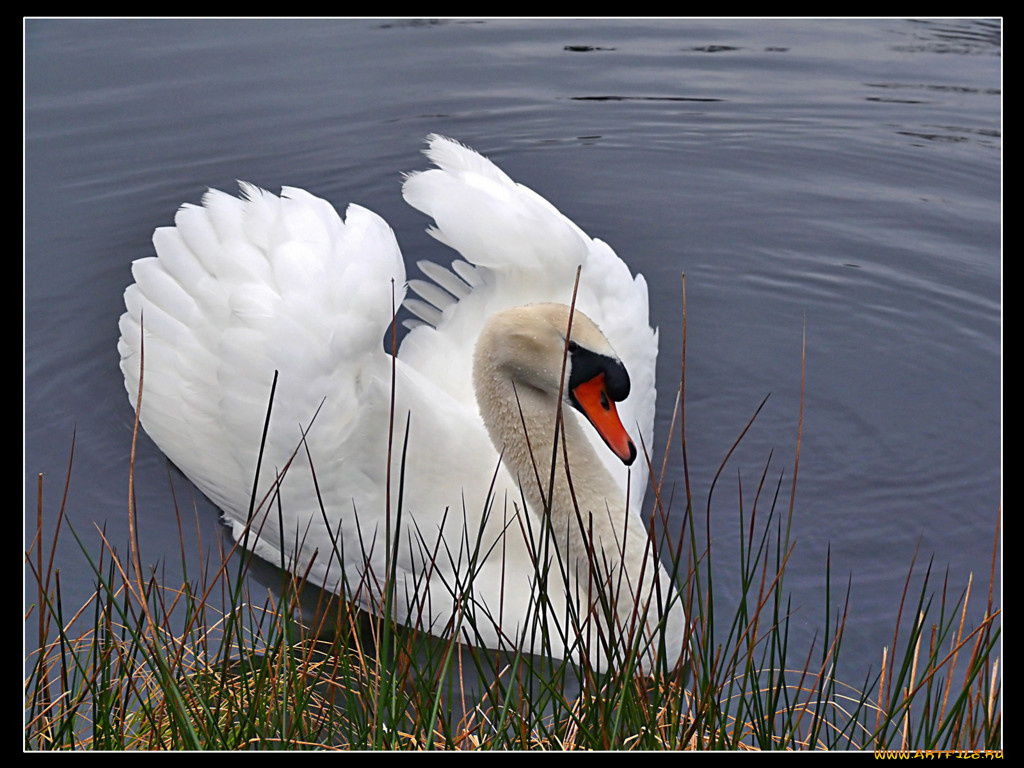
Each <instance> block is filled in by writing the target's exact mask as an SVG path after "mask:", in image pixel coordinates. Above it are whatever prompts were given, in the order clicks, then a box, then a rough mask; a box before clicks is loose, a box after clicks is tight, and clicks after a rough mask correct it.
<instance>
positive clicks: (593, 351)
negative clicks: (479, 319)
mask: <svg viewBox="0 0 1024 768" xmlns="http://www.w3.org/2000/svg"><path fill="white" fill-rule="evenodd" d="M569 331H570V326H569V307H567V306H565V305H564V304H529V305H526V306H522V307H515V308H513V309H507V310H505V311H503V312H499V313H497V314H495V315H492V316H491V317H490V318H489V319H488V321H487V323H486V324H485V325H484V327H483V330H482V331H481V332H480V338H479V339H478V341H477V346H476V355H475V360H474V378H475V383H476V390H477V400H478V402H479V404H480V409H481V413H482V415H483V417H484V421H485V422H486V423H487V425H488V429H489V430H490V431H491V433H492V437H496V435H495V431H496V429H497V431H500V428H496V425H495V424H494V423H493V419H491V418H489V415H491V413H493V412H496V411H499V410H502V409H501V405H502V404H500V403H497V402H495V400H496V398H501V399H506V398H507V394H504V393H503V390H506V389H507V384H508V382H511V383H512V384H513V385H514V386H515V392H516V395H517V396H518V398H519V403H518V404H517V403H516V401H515V400H513V401H512V408H513V409H516V411H517V412H518V407H525V406H523V400H524V396H527V397H528V396H529V395H530V394H537V395H541V396H544V397H546V398H547V399H549V400H551V401H554V399H555V398H557V397H558V391H559V384H560V382H561V381H562V362H563V359H564V360H565V383H564V387H563V390H562V391H563V399H564V402H565V403H567V404H568V405H571V406H572V407H573V408H575V409H576V410H577V411H579V412H580V413H581V414H583V416H584V417H585V418H586V419H587V421H589V422H590V423H591V424H592V425H593V426H594V428H595V429H596V430H597V432H598V434H600V435H601V437H602V438H603V439H604V442H605V443H606V444H607V446H608V447H609V448H610V449H611V450H612V452H614V453H615V455H616V456H618V457H619V458H620V459H622V461H623V462H624V463H625V464H632V463H633V461H634V460H635V459H636V454H637V451H636V446H635V445H634V444H633V441H632V440H631V439H630V437H629V434H628V433H627V432H626V430H625V428H624V427H623V426H622V421H621V420H620V419H619V416H618V412H617V411H616V408H615V403H616V402H619V401H621V400H625V399H626V397H627V396H628V395H629V374H628V373H627V372H626V367H625V366H624V365H623V364H622V361H621V360H619V358H618V356H617V355H616V354H615V351H614V350H613V349H612V346H611V344H609V343H608V339H606V338H605V336H604V334H603V333H601V331H600V329H599V328H598V327H597V325H596V324H595V323H594V321H593V320H591V319H590V318H589V317H587V316H586V315H584V314H583V313H582V312H580V311H579V310H576V311H575V312H574V313H573V317H572V328H571V333H569V337H568V343H566V333H567V332H569ZM566 355H567V357H566ZM531 400H532V398H531Z"/></svg>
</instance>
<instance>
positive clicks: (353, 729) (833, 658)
mask: <svg viewBox="0 0 1024 768" xmlns="http://www.w3.org/2000/svg"><path fill="white" fill-rule="evenodd" d="M684 317H685V313H684ZM683 359H684V360H685V319H684V357H683ZM683 380H684V381H685V377H684V379H683ZM683 395H684V393H683V387H682V386H680V389H679V396H678V398H677V405H676V411H675V414H674V421H673V425H674V426H673V430H675V428H676V427H678V429H679V434H680V437H679V441H680V445H681V447H682V462H683V470H684V478H685V480H684V483H685V486H686V487H685V488H684V490H685V498H686V507H685V510H683V511H682V512H680V511H677V510H673V511H672V514H673V515H676V514H683V515H684V516H685V523H684V526H683V531H682V535H681V536H680V537H679V538H678V539H677V540H675V541H667V540H666V537H665V535H664V534H663V533H662V534H661V535H660V536H653V537H652V542H653V545H655V546H657V547H658V549H659V554H660V556H661V558H662V560H663V562H666V563H668V564H670V570H671V571H672V572H673V573H674V576H675V578H676V581H677V583H678V584H680V585H681V599H682V600H683V601H684V603H685V608H686V612H687V614H686V615H687V616H688V617H689V619H690V636H689V637H688V638H687V648H688V649H689V652H688V653H687V654H685V655H683V656H682V657H680V658H679V659H678V661H675V663H669V662H668V661H666V660H665V659H664V658H662V659H660V663H659V664H658V665H657V667H656V668H655V669H654V670H653V671H652V673H651V674H642V673H641V672H639V671H638V666H637V659H638V658H639V657H640V656H641V654H642V651H643V647H642V642H643V640H642V638H639V637H632V636H628V633H627V639H626V640H624V641H621V642H618V643H617V642H614V641H612V642H609V643H608V644H607V646H606V647H605V648H604V652H606V653H607V654H608V657H609V659H610V660H611V663H609V664H608V670H607V671H599V670H598V669H596V668H594V667H592V666H591V665H590V664H589V663H588V662H587V661H586V660H584V661H583V662H582V663H581V664H579V665H574V664H570V663H568V662H565V661H556V660H552V659H550V658H541V657H532V656H527V655H523V654H521V653H517V652H516V651H515V650H514V649H509V650H508V651H505V652H497V651H489V650H480V649H476V648H473V647H470V646H464V645H460V644H458V643H456V642H454V641H452V640H450V639H449V640H443V639H438V638H432V637H430V636H427V635H425V634H424V633H422V632H418V631H416V630H415V629H411V628H408V627H405V626H402V625H399V624H396V623H395V622H394V621H393V620H391V619H390V618H389V616H390V613H389V610H388V608H389V606H388V604H387V600H392V599H394V595H393V589H392V588H385V590H384V594H385V604H384V605H383V606H381V609H380V610H379V611H376V612H371V613H366V612H363V611H361V610H360V609H358V608H356V607H354V606H353V605H351V604H348V603H346V602H345V601H344V600H339V599H338V598H336V597H335V596H332V595H326V594H324V593H322V592H312V594H313V595H315V597H316V600H317V605H316V606H315V609H314V610H312V611H310V610H309V608H308V600H307V606H306V607H305V608H304V607H303V604H302V603H301V602H300V593H301V591H302V590H306V591H307V593H308V592H309V587H307V586H306V585H304V583H303V580H302V578H301V575H299V576H297V577H296V576H290V575H287V574H284V572H283V571H282V575H281V583H280V586H279V588H277V589H274V590H265V591H264V590H263V589H262V588H260V587H257V586H255V584H254V582H253V581H251V580H250V579H248V578H247V572H248V569H249V567H250V565H251V563H252V560H251V556H250V555H249V554H247V553H246V552H245V551H244V550H242V549H241V548H239V547H237V546H236V547H235V548H232V549H229V550H225V549H223V548H222V546H217V547H215V548H211V547H209V545H207V544H205V543H204V542H203V541H201V540H196V541H195V542H187V539H188V538H189V537H188V536H187V535H186V534H185V529H186V525H185V523H184V521H183V515H182V514H181V511H180V509H179V508H178V507H177V504H176V503H175V510H176V513H177V514H178V519H179V532H180V539H181V560H182V567H183V569H184V573H185V574H186V577H185V578H184V579H183V580H182V583H181V584H165V583H162V581H161V579H160V578H159V577H158V575H157V573H156V572H155V571H154V570H153V569H146V568H144V567H143V566H142V564H141V562H140V558H139V556H138V548H137V547H136V546H135V536H136V531H137V523H138V521H137V511H136V509H135V508H134V500H132V501H131V502H130V503H129V510H128V515H129V520H130V531H131V537H130V539H131V540H130V541H129V542H128V545H127V547H126V551H125V553H123V554H122V553H119V551H118V548H117V547H116V546H115V545H114V544H113V543H112V542H109V541H107V540H106V538H104V539H103V543H102V546H101V547H100V548H99V551H98V552H93V553H90V552H88V551H86V549H85V548H84V547H83V552H85V554H86V556H87V557H88V558H89V562H90V564H91V567H92V573H93V577H94V579H95V593H94V595H93V596H92V599H91V600H90V601H89V602H88V603H87V604H86V605H84V606H80V607H77V608H76V609H75V610H74V611H73V612H72V613H70V614H69V612H68V610H67V608H66V607H65V606H64V605H63V601H62V599H61V585H60V570H59V568H58V567H57V565H56V563H55V562H54V552H55V551H56V540H57V537H59V536H62V535H69V533H68V532H67V531H65V530H64V529H68V525H67V523H66V520H65V517H64V508H65V503H66V500H67V497H68V494H69V493H70V489H69V488H67V487H65V493H64V497H63V498H62V500H61V503H60V509H59V515H58V523H57V526H56V530H55V532H54V534H53V535H52V537H51V539H50V540H49V541H46V540H45V537H44V531H43V525H42V519H43V508H44V507H43V504H44V502H43V499H42V478H41V477H40V485H39V501H38V515H37V532H36V536H35V537H34V539H33V540H32V542H31V544H30V546H29V548H28V550H27V551H26V553H25V563H26V566H27V567H28V569H29V571H30V573H31V577H32V579H33V580H34V582H35V583H34V588H32V589H30V590H27V594H32V593H34V596H35V600H34V602H33V603H32V604H31V605H29V606H28V607H27V609H26V614H25V621H26V631H27V632H28V633H29V634H32V633H33V632H34V634H35V636H36V637H35V640H34V642H32V641H29V642H27V645H28V646H29V647H30V648H35V649H36V650H34V651H33V652H31V653H30V654H29V656H28V658H27V660H26V680H25V698H24V705H25V709H24V726H25V741H24V748H25V749H26V750H83V749H102V750H128V749H164V750H184V749H190V750H199V749H204V750H205V749H217V750H236V749H316V750H321V749H407V750H417V751H418V750H434V749H445V750H450V749H501V750H513V749H545V750H556V749H557V750H570V749H603V750H610V749H692V750H712V749H716V750H718V749H732V750H738V749H743V750H764V749H793V750H809V749H815V750H835V749H868V750H897V749H899V750H925V749H927V750H953V749H956V750H1000V749H1001V748H1002V709H1001V700H1002V695H1001V694H1002V691H1001V671H1000V669H999V655H998V654H999V652H1000V634H1001V626H1000V611H999V609H998V607H997V606H995V605H993V586H994V584H995V580H996V559H997V552H998V536H999V532H998V527H997V530H996V536H995V539H996V547H995V549H994V551H993V563H992V570H991V572H990V574H989V589H988V596H987V602H986V603H985V604H984V605H985V610H984V615H983V617H982V619H981V620H980V621H978V622H976V623H974V624H971V623H970V622H969V620H968V616H969V611H968V605H969V603H970V604H971V605H974V604H975V603H976V602H977V601H978V600H979V598H978V597H976V596H973V597H972V584H971V583H968V584H967V585H965V586H964V587H963V589H962V590H960V591H958V590H956V589H955V588H954V587H953V586H952V585H950V584H948V579H943V580H942V581H941V584H938V585H936V584H935V583H934V582H935V577H934V575H933V573H932V567H931V564H930V563H929V564H928V565H927V566H925V567H924V568H923V573H921V572H920V571H921V570H922V569H921V567H920V566H918V565H917V563H916V562H914V563H911V564H909V565H908V567H907V579H906V583H905V588H904V591H903V593H902V595H901V596H900V601H899V617H898V620H897V623H896V626H895V627H894V628H893V638H892V643H891V645H890V646H888V647H887V648H885V649H880V650H879V652H880V655H881V659H880V668H879V671H877V672H876V673H873V674H872V673H868V676H866V677H865V678H864V679H863V680H856V681H851V684H847V683H845V682H843V681H841V680H839V679H837V677H836V676H835V670H836V669H837V667H838V659H839V656H840V651H841V649H842V645H843V635H844V629H845V627H846V622H847V621H848V620H849V621H856V620H857V619H856V617H850V616H848V613H847V605H848V595H849V585H848V584H847V585H845V586H844V585H834V584H833V583H832V580H831V572H830V568H829V567H828V566H827V565H826V569H825V583H826V587H825V594H826V606H825V612H824V615H823V616H822V617H821V622H820V629H819V630H818V633H817V636H816V642H815V644H814V647H813V649H812V651H811V652H810V653H809V654H808V655H806V656H805V657H804V658H797V659H793V658H791V657H792V655H793V654H792V653H791V651H790V648H789V628H790V625H789V621H790V606H789V602H788V599H787V596H786V592H785V590H784V576H785V570H786V564H787V563H788V562H789V561H790V559H791V558H792V557H794V556H795V554H794V553H795V540H794V537H793V536H792V530H791V519H792V512H793V499H794V495H795V488H796V476H797V468H798V464H799V438H798V445H797V459H796V463H795V465H794V467H793V471H792V477H791V479H790V484H789V489H790V490H789V493H788V498H787V493H786V482H785V479H784V476H782V475H780V476H779V477H777V478H775V477H772V476H770V475H769V468H768V466H766V467H765V469H764V470H763V472H762V473H761V474H760V476H759V478H758V481H757V483H756V486H755V488H754V490H753V492H752V493H751V492H749V491H746V492H745V490H744V488H743V483H742V479H741V480H739V481H738V482H739V485H740V489H739V490H740V499H741V502H740V507H739V509H738V518H739V524H740V526H741V530H742V532H743V535H742V536H741V547H740V551H739V552H738V554H726V555H723V554H722V553H720V552H717V551H714V549H713V547H712V545H711V542H710V539H708V538H705V539H703V540H701V539H700V537H699V535H698V533H697V532H696V528H695V526H694V525H693V515H694V514H695V510H694V509H693V507H692V505H691V499H692V496H691V494H690V489H689V473H688V470H687V459H686V441H685V419H684V408H683V402H684V400H685V398H684V397H683ZM762 406H763V403H762ZM758 411H760V407H759V408H758ZM756 416H757V413H755V414H754V417H753V418H751V420H750V422H751V423H753V421H754V419H755V418H756ZM801 419H802V416H801ZM749 426H750V424H748V425H747V428H745V429H744V430H743V432H742V433H741V434H740V436H739V438H738V439H737V441H736V444H737V445H738V444H739V442H740V441H741V440H742V438H743V434H745V432H746V429H748V428H749ZM668 439H669V441H670V443H671V441H673V439H674V438H673V437H672V435H670V436H669V438H668ZM735 447H736V446H735V445H734V446H733V448H735ZM73 453H74V451H73V447H72V457H73ZM645 453H646V447H645ZM668 453H669V451H668V447H666V450H665V456H666V459H665V461H667V456H668ZM731 453H732V450H730V451H729V454H730V455H731ZM72 460H73V458H72ZM648 461H650V459H649V457H648ZM728 461H729V456H727V457H726V459H725V460H724V461H723V462H722V466H721V468H720V469H719V472H718V474H717V475H716V476H715V479H714V481H713V484H712V489H711V492H709V494H708V497H709V498H708V503H707V508H706V510H704V514H705V515H708V516H709V515H710V509H711V496H712V495H713V490H714V486H715V485H716V484H717V483H718V482H719V481H720V479H721V476H722V474H723V471H724V469H725V467H726V464H727V462H728ZM133 463H134V461H133ZM651 469H652V472H651V475H652V478H654V477H655V475H656V472H655V471H654V469H655V468H654V467H653V466H652V467H651ZM665 470H666V467H665V463H664V462H663V464H662V466H661V471H660V476H659V477H658V479H653V480H652V489H651V490H652V491H653V494H654V497H655V511H654V520H655V521H656V522H660V523H663V522H664V521H665V520H666V519H667V518H668V515H669V512H670V509H671V507H672V502H671V498H672V494H671V489H669V488H668V487H667V485H666V484H665V482H664V476H665ZM68 477H69V478H70V461H69V467H68ZM745 493H746V494H747V495H746V496H745V495H744V494H745ZM399 510H400V502H399ZM663 527H664V526H661V527H660V528H656V527H655V526H652V532H653V531H655V530H663ZM707 528H708V526H705V530H707ZM68 530H70V529H68ZM70 535H76V534H75V532H74V531H73V530H70ZM187 546H192V547H197V548H199V551H200V552H201V553H203V554H202V557H200V561H201V562H206V563H208V565H207V566H206V567H205V568H204V569H203V570H202V572H200V573H189V572H188V568H187V564H186V557H185V548H186V547H187ZM722 556H727V557H735V559H736V562H735V563H731V565H733V566H734V568H735V570H737V572H738V573H740V574H741V576H742V581H741V583H742V590H741V594H740V597H739V599H738V600H736V601H733V602H730V604H727V605H726V604H724V603H723V599H721V598H718V599H716V597H715V585H714V579H713V568H712V563H713V559H714V558H719V557H722ZM556 577H557V574H556ZM385 580H386V583H387V584H390V585H391V586H392V587H393V581H394V580H393V579H391V578H388V575H386V576H385ZM915 585H916V586H915ZM464 586H465V588H466V589H470V588H471V585H469V584H466V585H464ZM836 593H838V595H839V598H838V599H837V598H836V597H835V595H836ZM981 600H983V601H984V600H985V598H984V597H982V598H981ZM972 601H973V602H972ZM464 619H465V620H466V621H467V622H470V623H471V622H472V620H473V619H472V616H471V615H470V614H467V615H466V616H465V617H464ZM576 619H577V621H575V622H568V623H567V627H566V632H571V631H573V629H572V628H573V626H575V628H576V630H575V631H581V627H582V626H583V625H584V624H585V622H583V621H579V620H578V619H579V617H576ZM470 629H472V627H470ZM569 639H571V638H569Z"/></svg>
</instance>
